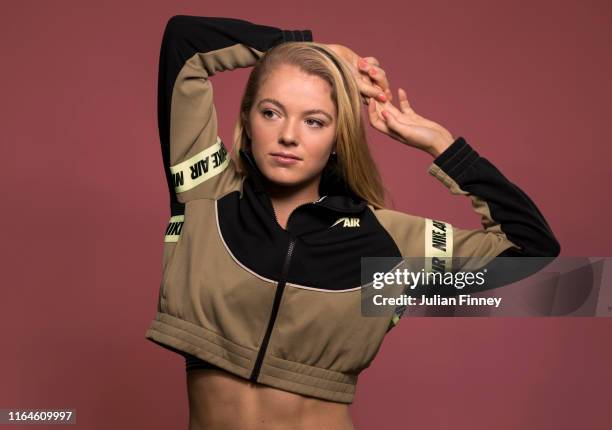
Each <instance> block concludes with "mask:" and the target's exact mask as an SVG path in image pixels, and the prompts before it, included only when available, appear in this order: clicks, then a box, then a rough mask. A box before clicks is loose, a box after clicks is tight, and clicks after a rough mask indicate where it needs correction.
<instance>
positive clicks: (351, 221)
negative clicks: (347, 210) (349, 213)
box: [330, 216, 359, 228]
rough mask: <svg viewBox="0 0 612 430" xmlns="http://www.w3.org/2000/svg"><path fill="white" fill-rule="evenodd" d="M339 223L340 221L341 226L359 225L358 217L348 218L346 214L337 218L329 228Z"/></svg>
mask: <svg viewBox="0 0 612 430" xmlns="http://www.w3.org/2000/svg"><path fill="white" fill-rule="evenodd" d="M340 223H342V227H359V218H349V217H346V216H345V217H342V218H338V221H336V222H335V223H333V224H332V225H331V226H330V228H331V227H333V226H335V225H337V224H340Z"/></svg>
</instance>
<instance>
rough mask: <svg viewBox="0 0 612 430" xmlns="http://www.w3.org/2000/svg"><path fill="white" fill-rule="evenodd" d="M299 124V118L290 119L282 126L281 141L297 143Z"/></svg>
mask: <svg viewBox="0 0 612 430" xmlns="http://www.w3.org/2000/svg"><path fill="white" fill-rule="evenodd" d="M298 125H299V121H298V120H292V119H288V120H287V121H285V124H284V125H283V127H282V128H281V131H280V136H279V141H280V142H284V143H297V137H298V130H297V127H298Z"/></svg>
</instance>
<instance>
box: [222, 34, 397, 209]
mask: <svg viewBox="0 0 612 430" xmlns="http://www.w3.org/2000/svg"><path fill="white" fill-rule="evenodd" d="M285 64H287V65H294V66H297V67H298V68H299V69H300V70H302V71H303V72H305V73H307V74H310V75H314V76H319V77H320V78H322V79H323V80H325V81H326V82H328V83H329V84H330V86H331V88H332V95H331V97H332V101H333V102H334V105H335V107H336V109H337V112H338V120H337V128H336V135H335V138H336V157H335V161H334V162H331V161H332V158H331V157H330V162H328V164H327V165H326V167H325V169H330V170H331V174H333V175H337V177H338V178H340V179H342V180H343V181H344V182H345V183H346V184H347V185H348V187H349V188H350V190H351V191H352V192H353V193H354V194H356V195H357V196H359V197H361V198H362V199H363V200H365V201H366V202H367V203H369V204H371V205H372V206H373V207H375V208H377V209H380V208H383V207H384V200H385V189H384V187H383V185H382V181H381V177H380V173H379V171H378V168H377V166H376V163H375V162H374V160H373V158H372V155H371V154H370V150H369V147H368V144H367V137H366V130H365V126H364V123H363V119H362V114H361V94H360V92H359V88H358V87H357V82H356V81H355V79H354V77H353V75H352V74H351V71H350V70H349V69H348V68H347V66H346V65H345V64H344V63H343V61H342V60H341V59H340V58H339V57H338V56H337V55H336V54H335V53H334V52H332V51H331V50H330V49H328V48H327V47H326V46H325V45H323V44H321V43H317V42H285V43H281V44H279V45H276V46H274V47H273V48H271V49H269V50H268V51H267V52H266V53H264V55H262V56H261V57H260V58H259V59H258V61H257V62H256V63H255V65H254V66H253V69H252V70H251V74H250V75H249V78H248V81H247V84H246V88H245V90H244V94H243V96H242V101H241V103H240V117H239V119H238V121H237V123H236V126H235V128H234V141H233V148H232V153H231V154H230V156H231V157H232V159H233V161H234V162H235V165H236V169H237V170H238V172H239V173H240V174H241V175H246V174H247V170H246V168H245V166H244V165H243V161H242V160H241V159H240V157H239V153H240V150H241V149H242V150H245V151H249V150H250V149H251V140H250V138H249V137H248V135H247V133H246V127H248V121H249V112H250V110H251V108H252V106H253V104H254V102H255V98H256V96H257V93H258V90H259V88H260V86H261V85H262V83H263V81H264V79H265V78H266V77H267V76H268V74H269V73H270V72H271V71H272V70H274V68H276V67H278V66H279V65H285Z"/></svg>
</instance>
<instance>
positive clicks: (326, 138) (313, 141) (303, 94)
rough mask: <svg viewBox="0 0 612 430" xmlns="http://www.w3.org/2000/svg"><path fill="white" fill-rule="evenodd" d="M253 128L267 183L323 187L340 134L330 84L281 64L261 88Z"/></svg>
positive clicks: (251, 120) (255, 148) (251, 118)
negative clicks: (335, 142)
mask: <svg viewBox="0 0 612 430" xmlns="http://www.w3.org/2000/svg"><path fill="white" fill-rule="evenodd" d="M249 123H250V125H251V130H250V135H251V136H250V137H251V142H252V152H253V156H254V157H255V161H256V162H257V166H258V167H259V169H260V170H261V171H262V173H263V174H264V176H265V177H266V178H267V179H268V180H270V181H272V182H274V183H276V184H279V185H284V186H288V185H289V186H291V185H307V184H310V183H317V184H318V180H319V178H320V175H321V172H322V170H323V168H324V167H325V165H326V163H327V161H328V159H329V155H330V153H331V152H332V150H334V136H335V132H336V108H335V106H334V103H333V101H332V99H331V86H330V85H329V84H328V83H327V82H326V81H325V80H323V79H322V78H320V77H318V76H314V75H309V74H306V73H304V72H303V71H301V70H300V69H299V68H298V67H296V66H293V65H285V64H283V65H280V66H279V67H277V68H276V69H275V70H273V71H272V72H271V73H270V74H269V75H268V77H267V78H266V79H265V80H264V83H263V85H262V86H261V87H260V88H259V93H258V95H257V97H256V99H255V103H254V104H253V107H252V109H251V111H250V112H249ZM281 154H284V155H286V156H293V157H296V158H287V157H283V156H282V155H281Z"/></svg>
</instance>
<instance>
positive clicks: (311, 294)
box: [146, 15, 559, 403]
mask: <svg viewBox="0 0 612 430" xmlns="http://www.w3.org/2000/svg"><path fill="white" fill-rule="evenodd" d="M285 41H312V33H311V31H310V30H299V31H298V30H281V29H279V28H275V27H269V26H263V25H256V24H253V23H250V22H247V21H243V20H238V19H230V18H213V17H196V16H185V15H178V16H174V17H172V18H170V20H169V21H168V23H167V26H166V28H165V31H164V34H163V39H162V45H161V53H160V61H159V87H158V121H159V134H160V141H161V147H162V156H163V161H164V167H165V173H166V177H167V181H168V185H169V191H170V208H171V217H170V221H169V224H168V226H167V229H166V231H165V235H164V243H163V278H162V280H161V286H160V289H159V301H158V305H157V311H156V315H155V317H154V319H153V321H152V322H151V325H150V327H149V329H148V331H147V332H146V338H147V339H149V340H151V341H152V342H154V343H156V344H158V345H160V346H162V347H164V348H167V349H168V350H171V351H174V352H179V353H181V352H184V353H188V354H191V355H194V356H196V357H198V358H200V359H202V360H205V361H207V362H209V363H212V364H214V365H216V366H218V367H220V368H222V369H224V370H226V371H227V372H230V373H232V374H234V375H237V376H239V377H242V378H245V379H249V380H251V381H254V382H258V383H261V384H265V385H268V386H272V387H275V388H278V389H282V390H286V391H290V392H293V393H298V394H302V395H306V396H314V397H317V398H320V399H325V400H329V401H335V402H342V403H351V402H352V401H353V398H354V394H355V387H356V383H357V378H358V375H359V373H360V372H361V371H362V370H364V369H365V368H367V367H368V366H369V365H370V363H371V362H372V360H373V359H374V357H375V355H376V353H377V351H378V350H379V347H380V345H381V343H382V340H383V338H384V337H385V335H386V333H388V332H389V330H390V329H391V328H393V327H394V326H395V324H396V323H397V321H398V318H397V317H398V316H397V315H393V317H392V318H391V319H390V318H388V317H385V318H380V317H365V316H362V314H361V302H360V288H361V286H360V282H361V279H360V274H361V269H360V259H361V257H362V256H371V257H398V258H402V257H410V256H414V257H423V256H440V257H449V256H463V257H470V256H480V257H489V258H491V259H492V258H493V257H495V256H550V255H553V256H556V255H558V253H559V244H558V243H557V241H556V240H555V237H554V235H553V233H552V232H551V230H550V228H549V226H548V224H547V222H546V221H545V219H544V218H543V216H542V214H541V213H540V211H539V210H538V209H537V208H536V206H535V204H534V203H533V202H532V201H531V200H530V198H529V197H528V196H527V195H526V194H525V193H524V192H523V191H521V190H520V189H519V188H518V187H517V186H516V185H514V184H512V183H511V182H509V181H508V179H506V178H505V177H504V176H503V175H502V173H500V171H499V170H498V169H497V168H495V167H494V166H493V165H492V164H491V163H490V162H489V161H487V160H486V159H485V158H483V157H481V156H479V154H478V153H477V152H476V151H475V150H474V149H473V148H472V147H471V146H470V145H469V144H468V143H467V141H466V140H465V139H464V138H463V137H459V138H457V139H456V140H455V141H454V143H453V144H452V145H451V146H450V147H449V148H448V149H446V151H444V152H443V153H442V154H440V155H439V156H438V157H437V158H435V159H434V160H433V163H432V164H431V166H430V167H429V170H428V172H429V173H430V174H431V175H433V176H434V177H435V178H437V179H438V180H439V181H440V182H441V183H442V184H443V185H444V186H446V187H447V188H448V189H449V190H450V193H452V194H456V195H463V196H466V197H468V198H470V200H471V203H472V205H473V209H474V211H475V212H476V213H478V214H479V215H480V217H481V220H482V226H483V229H480V230H468V229H461V228H457V227H455V226H452V225H451V224H449V223H447V222H444V221H439V220H432V219H428V218H424V217H419V216H415V215H411V214H407V213H403V212H398V211H395V210H390V209H375V208H374V207H373V206H372V205H370V204H368V203H367V202H365V201H363V200H362V199H360V198H359V197H357V196H356V195H355V194H353V193H352V192H351V190H350V189H348V187H347V186H346V184H344V183H342V182H341V181H340V182H339V181H338V180H333V179H330V178H328V177H324V178H323V179H322V180H321V185H320V195H321V196H322V197H321V198H320V199H319V200H318V201H315V202H312V203H307V204H303V205H301V206H299V207H297V208H296V209H295V210H294V211H293V212H292V213H291V216H290V217H289V220H288V223H287V228H286V229H283V228H282V227H281V226H280V225H279V223H278V222H277V220H276V217H275V214H274V209H273V207H272V204H271V200H270V197H269V195H268V194H267V192H266V189H265V187H264V181H263V179H264V178H263V176H262V172H261V171H260V170H259V168H258V167H257V165H256V163H255V161H254V159H253V158H252V157H251V156H250V155H249V153H246V152H243V151H241V152H240V153H239V156H240V157H242V159H243V160H244V161H245V162H246V163H245V164H246V165H247V166H248V169H249V172H248V174H247V175H245V176H242V175H239V174H238V172H237V171H236V169H235V167H234V164H233V161H232V159H231V157H230V156H229V154H228V152H227V149H226V147H225V145H224V143H223V141H222V140H221V139H220V137H219V136H218V134H217V113H216V110H215V106H214V104H213V87H212V84H211V81H210V79H209V78H210V77H211V76H212V75H214V74H215V73H218V72H222V71H226V70H232V69H235V68H237V67H248V66H251V65H253V64H254V63H255V62H256V61H257V59H258V58H260V57H261V56H262V55H263V54H264V53H265V51H266V50H268V49H269V48H271V47H273V46H275V45H277V44H279V43H282V42H285Z"/></svg>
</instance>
